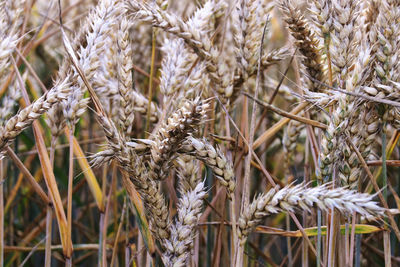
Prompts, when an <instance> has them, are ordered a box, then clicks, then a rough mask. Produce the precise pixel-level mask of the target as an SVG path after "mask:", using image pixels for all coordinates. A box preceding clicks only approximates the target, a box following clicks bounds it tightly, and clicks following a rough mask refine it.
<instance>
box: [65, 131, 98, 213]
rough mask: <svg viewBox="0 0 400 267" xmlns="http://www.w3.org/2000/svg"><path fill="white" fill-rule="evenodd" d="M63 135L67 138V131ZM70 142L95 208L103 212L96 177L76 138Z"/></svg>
mask: <svg viewBox="0 0 400 267" xmlns="http://www.w3.org/2000/svg"><path fill="white" fill-rule="evenodd" d="M65 133H66V135H67V136H69V133H68V130H67V129H65ZM72 141H73V148H74V154H75V157H76V159H77V160H78V164H79V165H80V167H81V170H82V172H83V175H84V176H85V178H86V181H87V183H88V185H89V188H90V191H91V192H92V194H93V197H94V199H95V200H96V204H97V207H98V208H99V210H100V211H103V210H104V201H103V192H102V191H101V189H100V186H99V183H98V182H97V179H96V176H95V175H94V173H93V170H92V168H91V167H90V165H89V162H88V161H87V159H86V156H85V154H84V153H83V151H82V148H81V147H80V145H79V143H78V140H76V138H75V137H74V136H73V137H72Z"/></svg>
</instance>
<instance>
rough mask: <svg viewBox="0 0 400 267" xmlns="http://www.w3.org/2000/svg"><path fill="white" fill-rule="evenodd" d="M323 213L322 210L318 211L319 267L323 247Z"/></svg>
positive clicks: (318, 265)
mask: <svg viewBox="0 0 400 267" xmlns="http://www.w3.org/2000/svg"><path fill="white" fill-rule="evenodd" d="M321 224H322V212H321V210H320V209H318V211H317V225H318V230H317V231H318V235H317V267H320V266H321V245H322V232H321Z"/></svg>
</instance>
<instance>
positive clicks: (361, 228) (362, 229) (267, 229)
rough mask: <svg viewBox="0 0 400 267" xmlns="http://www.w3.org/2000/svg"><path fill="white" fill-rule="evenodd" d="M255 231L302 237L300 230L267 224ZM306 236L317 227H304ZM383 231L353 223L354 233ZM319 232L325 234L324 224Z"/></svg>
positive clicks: (313, 233) (343, 228) (315, 232)
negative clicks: (283, 228)
mask: <svg viewBox="0 0 400 267" xmlns="http://www.w3.org/2000/svg"><path fill="white" fill-rule="evenodd" d="M345 227H346V226H345V225H341V226H340V232H341V234H342V235H344V234H345ZM256 231H257V232H259V233H262V234H271V235H281V236H289V237H302V234H301V232H300V230H297V231H285V230H282V229H278V228H273V227H268V226H258V227H257V228H256ZM304 231H305V232H306V234H307V236H317V235H318V227H311V228H304ZM349 231H351V225H349ZM380 231H383V228H380V227H377V226H374V225H368V224H356V225H355V233H356V234H371V233H375V232H380ZM321 234H322V235H323V236H325V235H326V226H322V227H321Z"/></svg>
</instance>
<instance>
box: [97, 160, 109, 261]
mask: <svg viewBox="0 0 400 267" xmlns="http://www.w3.org/2000/svg"><path fill="white" fill-rule="evenodd" d="M107 170H108V165H104V166H103V177H102V183H101V190H102V194H103V196H105V195H106V187H107ZM105 201H106V200H104V202H105ZM104 204H105V203H104ZM104 204H103V207H104ZM104 220H105V210H104V211H101V212H100V224H99V229H100V231H99V254H98V266H99V267H103V266H104V264H103V247H102V246H103V244H104V243H103V239H105V238H106V236H104V231H103V229H104Z"/></svg>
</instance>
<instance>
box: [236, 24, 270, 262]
mask: <svg viewBox="0 0 400 267" xmlns="http://www.w3.org/2000/svg"><path fill="white" fill-rule="evenodd" d="M267 25H268V22H267V23H265V26H264V30H263V35H262V37H261V40H260V54H259V58H258V66H257V78H256V88H255V90H254V99H256V98H257V96H258V92H259V90H260V78H261V71H260V68H261V58H262V54H263V49H262V47H263V43H264V37H265V31H266V28H267ZM251 105H252V111H251V119H250V133H249V142H248V143H249V145H248V146H249V148H252V147H253V142H254V134H255V128H256V115H257V107H258V106H257V104H256V103H255V102H252V103H251ZM251 158H252V152H251V149H249V151H248V153H247V156H246V160H245V165H244V178H243V190H242V207H241V208H242V209H241V210H245V209H246V208H247V206H248V205H249V202H250V166H251ZM243 253H244V250H243V247H242V246H238V253H237V254H238V255H237V256H238V258H237V260H238V261H236V265H237V266H238V265H241V264H242V263H243Z"/></svg>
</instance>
